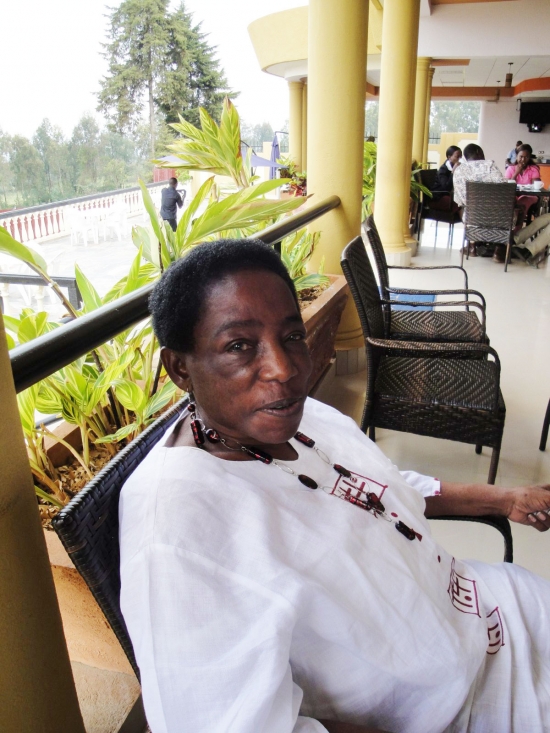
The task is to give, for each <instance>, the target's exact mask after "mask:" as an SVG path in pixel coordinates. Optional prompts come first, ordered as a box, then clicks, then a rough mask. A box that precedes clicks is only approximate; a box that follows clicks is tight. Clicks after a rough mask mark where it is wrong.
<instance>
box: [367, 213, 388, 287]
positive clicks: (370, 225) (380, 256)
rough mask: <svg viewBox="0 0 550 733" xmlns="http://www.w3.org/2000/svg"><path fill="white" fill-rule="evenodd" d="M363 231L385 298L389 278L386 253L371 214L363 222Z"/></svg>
mask: <svg viewBox="0 0 550 733" xmlns="http://www.w3.org/2000/svg"><path fill="white" fill-rule="evenodd" d="M363 227H364V230H365V232H366V233H367V237H368V240H369V244H370V246H371V249H372V254H373V255H374V261H375V263H376V269H377V271H378V280H379V281H380V285H381V287H382V293H383V294H384V297H385V298H386V297H387V291H388V288H389V286H390V278H389V273H388V262H387V260H386V253H385V252H384V246H383V244H382V240H381V239H380V235H379V234H378V229H377V228H376V224H375V222H374V216H373V215H372V214H371V215H370V216H369V217H367V220H366V221H365V223H364V225H363Z"/></svg>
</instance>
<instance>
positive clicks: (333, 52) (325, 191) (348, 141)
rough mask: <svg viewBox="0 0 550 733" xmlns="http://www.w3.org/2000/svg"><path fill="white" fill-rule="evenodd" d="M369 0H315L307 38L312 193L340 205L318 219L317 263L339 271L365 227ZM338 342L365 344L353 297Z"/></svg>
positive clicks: (343, 346)
mask: <svg viewBox="0 0 550 733" xmlns="http://www.w3.org/2000/svg"><path fill="white" fill-rule="evenodd" d="M368 12H369V2H368V0H340V2H334V0H310V2H309V41H308V43H309V45H308V59H309V60H308V133H307V134H308V153H307V160H308V182H307V188H308V193H310V194H314V196H315V199H314V200H315V201H320V200H321V199H323V198H325V197H326V196H330V195H331V194H336V195H337V196H339V197H340V199H341V202H342V203H341V205H340V206H339V207H338V208H337V209H334V210H333V211H330V212H329V213H328V214H325V215H324V216H323V217H321V218H320V219H318V220H317V221H315V222H313V223H312V224H311V225H310V227H309V229H310V231H312V232H315V231H320V232H321V239H320V243H319V246H318V247H317V248H316V251H315V252H314V255H313V258H312V260H311V267H312V269H315V268H317V267H318V266H319V263H320V260H321V259H322V258H323V257H324V259H325V272H327V273H335V274H340V273H341V272H342V270H341V268H340V255H341V253H342V250H343V249H344V247H345V246H346V244H347V243H348V242H349V241H351V240H352V239H353V238H354V237H356V236H357V235H359V234H360V232H361V185H362V180H363V134H364V126H365V88H366V81H367V79H366V76H367V74H366V68H367V24H368ZM336 345H337V348H339V349H351V348H357V347H361V346H362V345H363V337H362V335H361V326H360V323H359V318H358V316H357V311H356V309H355V306H354V305H353V302H352V300H351V298H350V299H349V301H348V304H347V306H346V309H345V311H344V314H343V316H342V320H341V322H340V328H339V331H338V334H337V337H336Z"/></svg>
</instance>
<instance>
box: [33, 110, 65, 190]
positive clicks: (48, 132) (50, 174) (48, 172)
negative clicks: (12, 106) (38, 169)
mask: <svg viewBox="0 0 550 733" xmlns="http://www.w3.org/2000/svg"><path fill="white" fill-rule="evenodd" d="M32 143H33V145H34V147H35V148H36V150H37V151H38V154H39V156H40V158H41V160H42V166H43V174H44V181H45V184H46V190H47V196H46V197H44V196H42V197H41V198H42V199H43V201H41V203H42V202H44V201H47V202H51V201H59V200H60V199H63V198H64V197H65V196H66V195H67V194H69V192H70V190H69V185H70V182H69V174H68V160H67V146H66V141H65V139H64V137H63V133H62V131H61V129H60V128H59V127H54V126H53V125H52V124H51V122H50V121H49V120H48V119H45V120H43V121H42V123H41V124H40V126H39V127H38V129H37V130H36V132H35V133H34V136H33V139H32Z"/></svg>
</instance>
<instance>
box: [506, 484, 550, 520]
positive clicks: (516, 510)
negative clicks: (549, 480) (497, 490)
mask: <svg viewBox="0 0 550 733" xmlns="http://www.w3.org/2000/svg"><path fill="white" fill-rule="evenodd" d="M504 491H505V492H506V494H507V495H508V500H509V509H508V512H507V514H506V516H507V517H508V519H509V520H510V521H511V522H518V523H519V524H526V525H527V526H531V527H535V529H538V531H539V532H546V530H547V529H550V516H549V515H548V512H550V485H548V484H545V485H544V486H520V487H518V488H515V489H504Z"/></svg>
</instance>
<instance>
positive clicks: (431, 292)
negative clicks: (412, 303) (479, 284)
mask: <svg viewBox="0 0 550 733" xmlns="http://www.w3.org/2000/svg"><path fill="white" fill-rule="evenodd" d="M387 291H388V293H395V294H396V295H465V296H467V297H468V298H470V297H471V296H472V295H474V296H475V297H476V298H479V299H480V301H481V304H480V305H482V307H483V308H484V309H485V308H486V307H487V303H486V301H485V298H484V296H483V295H482V294H481V293H480V292H479V290H470V289H466V290H461V289H457V290H415V289H414V288H387ZM435 302H437V301H435ZM440 302H443V303H444V302H445V301H440Z"/></svg>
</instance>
